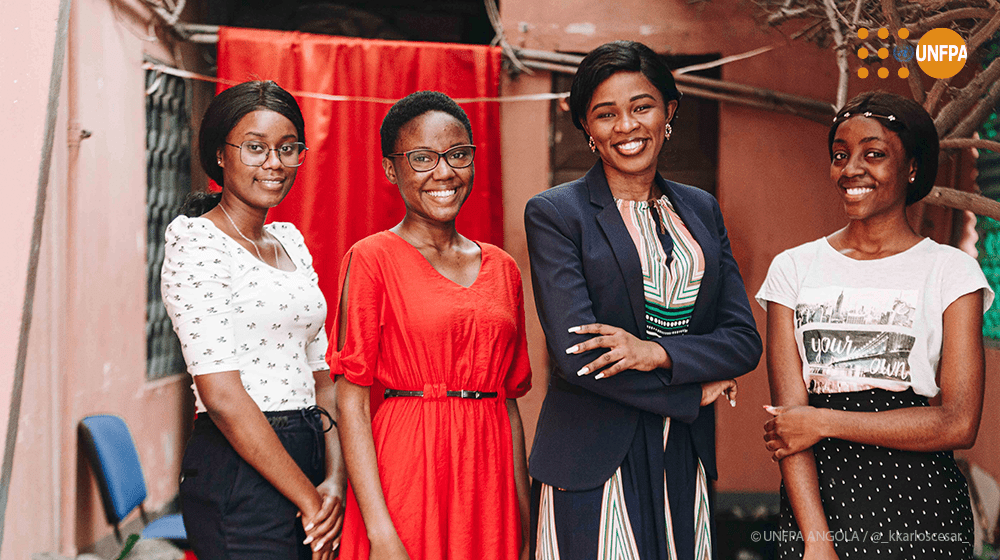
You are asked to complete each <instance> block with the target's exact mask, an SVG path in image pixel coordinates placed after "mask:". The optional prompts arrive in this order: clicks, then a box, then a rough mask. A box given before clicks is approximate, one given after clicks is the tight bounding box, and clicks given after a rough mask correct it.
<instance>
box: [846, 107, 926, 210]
mask: <svg viewBox="0 0 1000 560" xmlns="http://www.w3.org/2000/svg"><path fill="white" fill-rule="evenodd" d="M832 149H833V159H832V160H831V162H830V179H831V180H833V182H834V184H835V185H836V186H837V192H838V193H840V197H841V200H843V202H844V210H845V212H847V216H848V218H850V219H852V220H864V219H868V218H871V217H878V216H887V215H890V214H893V213H895V212H905V208H906V191H907V188H908V186H909V184H910V181H909V179H910V177H913V176H914V175H915V174H916V164H915V162H914V161H913V159H912V158H910V157H908V156H907V155H906V152H905V150H904V149H903V143H902V142H901V141H900V140H899V137H898V136H897V135H896V134H895V133H894V132H892V131H890V130H888V129H886V128H885V127H884V126H882V125H881V124H880V123H879V122H878V120H877V119H875V118H868V117H863V116H858V117H852V118H850V119H848V120H847V121H845V122H844V124H842V125H840V127H838V128H837V134H836V136H835V137H834V140H833V148H832Z"/></svg>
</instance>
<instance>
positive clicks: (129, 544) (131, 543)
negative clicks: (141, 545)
mask: <svg viewBox="0 0 1000 560" xmlns="http://www.w3.org/2000/svg"><path fill="white" fill-rule="evenodd" d="M137 542H139V535H136V534H134V533H133V534H131V535H129V536H128V538H127V539H125V548H123V549H122V552H121V554H119V555H118V558H116V559H115V560H124V558H125V557H126V556H128V553H129V552H132V549H133V548H134V547H135V543H137Z"/></svg>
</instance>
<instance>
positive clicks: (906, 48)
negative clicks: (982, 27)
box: [858, 27, 969, 79]
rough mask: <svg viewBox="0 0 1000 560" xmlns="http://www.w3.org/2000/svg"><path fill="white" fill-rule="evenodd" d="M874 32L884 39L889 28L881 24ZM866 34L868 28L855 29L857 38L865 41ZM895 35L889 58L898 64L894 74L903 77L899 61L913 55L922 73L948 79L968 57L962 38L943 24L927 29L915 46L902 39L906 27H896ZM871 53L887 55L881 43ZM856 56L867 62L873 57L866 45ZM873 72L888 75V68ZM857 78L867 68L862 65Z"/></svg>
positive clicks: (904, 72) (883, 57) (865, 74)
mask: <svg viewBox="0 0 1000 560" xmlns="http://www.w3.org/2000/svg"><path fill="white" fill-rule="evenodd" d="M877 35H878V38H879V39H882V40H883V41H884V40H886V39H888V38H889V30H888V29H886V28H884V27H883V28H881V29H879V30H878V31H877ZM868 36H869V31H868V30H867V29H864V28H862V29H859V30H858V38H859V39H861V40H865V39H867V38H868ZM897 36H898V37H899V39H901V41H899V42H897V43H896V45H894V46H893V48H892V57H893V58H894V59H896V61H897V62H899V63H901V65H900V67H899V70H897V72H896V74H897V75H898V76H899V77H900V78H903V79H905V78H908V77H909V75H910V71H909V70H907V68H906V66H903V64H906V63H907V62H910V61H911V60H913V59H914V58H916V59H917V65H918V66H919V67H920V69H921V70H923V72H924V73H925V74H927V75H928V76H930V77H932V78H937V79H942V78H950V77H952V76H954V75H955V74H958V73H959V72H960V71H961V70H962V68H964V67H965V62H966V60H968V58H969V53H968V50H967V49H966V46H965V41H963V40H962V37H961V36H960V35H959V34H958V33H956V32H954V31H952V30H951V29H946V28H943V27H937V28H934V29H931V30H930V31H928V32H927V33H925V34H924V36H923V37H921V38H920V41H919V42H918V43H917V47H916V49H914V48H913V46H911V45H910V44H909V43H907V42H905V40H906V38H908V37H909V36H910V32H909V30H907V29H906V28H903V29H900V30H899V31H898V32H897ZM874 55H877V56H878V58H879V59H881V60H886V59H888V58H889V49H888V48H886V47H884V46H883V47H881V48H879V49H878V50H877V51H876V52H875V53H874ZM858 58H860V59H861V60H863V61H865V62H866V63H867V62H868V61H869V60H870V59H873V58H874V56H873V53H869V52H868V49H867V48H865V47H861V48H859V49H858ZM873 62H878V61H873ZM877 74H878V77H879V78H883V79H884V78H888V77H889V69H888V68H887V67H886V66H882V67H881V68H879V69H878V71H877ZM858 77H859V78H862V79H864V78H867V77H868V68H865V67H862V68H860V69H858Z"/></svg>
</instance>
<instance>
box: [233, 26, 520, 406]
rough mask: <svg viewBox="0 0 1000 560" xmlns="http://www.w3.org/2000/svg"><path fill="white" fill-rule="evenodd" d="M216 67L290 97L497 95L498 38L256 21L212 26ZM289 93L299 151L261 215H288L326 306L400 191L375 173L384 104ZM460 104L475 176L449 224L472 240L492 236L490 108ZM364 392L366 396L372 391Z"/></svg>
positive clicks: (496, 230) (499, 229)
mask: <svg viewBox="0 0 1000 560" xmlns="http://www.w3.org/2000/svg"><path fill="white" fill-rule="evenodd" d="M218 65H219V70H218V77H219V78H220V79H222V80H230V81H238V82H243V81H247V80H274V81H275V82H277V83H278V85H280V86H281V87H283V88H285V89H286V90H288V91H290V92H292V93H293V94H295V92H310V93H321V94H328V95H344V96H352V97H367V98H376V99H390V100H397V99H401V98H403V97H405V96H406V95H408V94H410V93H413V92H415V91H419V90H437V91H440V92H443V93H445V94H447V95H449V96H451V97H452V98H456V99H460V98H466V99H468V98H482V97H496V96H497V95H498V91H499V83H500V49H499V48H497V47H484V46H476V45H456V44H442V43H418V42H402V41H378V40H372V39H352V38H345V37H332V36H325V35H311V34H306V33H297V32H283V31H267V30H260V29H239V28H222V29H220V30H219V45H218ZM226 87H228V86H225V85H220V88H219V90H220V91H221V90H222V89H225V88H226ZM295 97H296V99H297V100H298V102H299V105H300V106H301V107H302V113H303V115H304V116H305V121H306V145H307V146H308V147H309V153H308V155H307V157H306V161H305V163H304V164H303V165H302V167H300V168H299V174H298V177H297V178H296V181H295V186H294V187H293V188H292V191H291V193H289V195H288V197H286V198H285V200H284V201H283V202H282V203H281V204H280V205H279V206H277V207H276V208H274V209H272V210H271V211H270V212H269V213H268V221H285V222H292V223H294V224H295V225H296V226H297V227H298V228H299V230H301V231H302V234H303V236H304V237H305V239H306V243H307V245H308V246H309V250H310V251H311V252H312V255H313V260H314V266H315V268H316V272H317V273H318V274H319V284H320V288H321V289H322V290H323V293H324V295H325V296H326V299H327V301H328V302H330V305H331V306H332V305H336V303H335V302H336V301H337V299H336V298H337V272H338V270H339V267H340V261H341V259H342V257H343V255H344V254H345V253H346V252H347V249H349V248H350V247H351V245H353V244H354V243H355V242H356V241H358V240H359V239H362V238H364V237H366V236H368V235H371V234H373V233H376V232H378V231H382V230H384V229H388V228H390V227H392V226H394V225H395V224H397V223H398V222H399V220H400V219H402V217H403V213H404V208H403V203H402V200H401V199H400V196H399V191H398V190H397V189H396V186H395V185H393V184H391V183H389V182H388V181H387V180H386V179H385V175H384V173H383V171H382V164H381V162H382V153H381V149H380V143H379V132H378V131H379V126H381V124H382V119H383V118H384V117H385V114H386V112H388V110H389V107H390V104H388V103H379V102H373V101H328V100H321V99H315V98H310V97H304V96H301V95H296V96H295ZM461 105H462V108H463V109H465V111H466V113H468V115H469V120H470V121H471V122H472V133H473V141H474V142H475V144H476V163H475V165H476V177H475V182H474V188H473V191H472V194H471V195H470V197H469V199H468V201H467V202H466V203H465V206H463V208H462V212H461V214H459V217H458V224H457V227H458V230H459V232H461V233H462V234H463V235H465V236H466V237H469V238H470V239H474V240H479V241H486V242H488V243H493V244H495V245H502V244H503V200H502V196H501V190H500V111H499V106H498V104H497V103H495V102H484V101H476V102H468V103H462V104H461ZM331 316H332V314H331ZM327 327H328V328H333V325H330V324H328V325H327ZM372 393H373V397H374V396H375V395H376V394H377V391H376V390H374V389H373V392H372ZM373 400H380V399H373Z"/></svg>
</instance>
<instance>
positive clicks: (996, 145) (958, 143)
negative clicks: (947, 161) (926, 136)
mask: <svg viewBox="0 0 1000 560" xmlns="http://www.w3.org/2000/svg"><path fill="white" fill-rule="evenodd" d="M966 148H976V149H977V150H989V151H991V152H997V153H1000V142H995V141H993V140H985V139H982V138H945V139H944V140H942V141H941V149H942V150H964V149H966Z"/></svg>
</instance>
